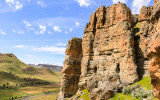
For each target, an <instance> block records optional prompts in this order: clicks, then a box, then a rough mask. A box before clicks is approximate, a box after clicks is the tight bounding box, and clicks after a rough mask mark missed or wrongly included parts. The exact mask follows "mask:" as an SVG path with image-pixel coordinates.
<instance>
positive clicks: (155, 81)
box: [148, 0, 160, 99]
mask: <svg viewBox="0 0 160 100" xmlns="http://www.w3.org/2000/svg"><path fill="white" fill-rule="evenodd" d="M151 24H152V25H153V27H152V34H153V35H154V37H153V39H152V43H151V46H150V47H151V48H150V51H149V54H148V55H149V61H150V62H149V72H150V78H151V84H152V89H153V91H154V94H155V96H157V97H158V98H159V99H160V70H159V69H160V34H159V33H160V0H155V2H154V9H153V14H152V16H151Z"/></svg>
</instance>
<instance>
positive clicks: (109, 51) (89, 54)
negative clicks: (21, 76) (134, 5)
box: [58, 0, 160, 100]
mask: <svg viewBox="0 0 160 100" xmlns="http://www.w3.org/2000/svg"><path fill="white" fill-rule="evenodd" d="M159 6H160V0H155V3H154V7H145V6H143V7H142V9H141V11H140V14H139V15H132V14H131V11H130V9H129V8H128V7H127V6H126V5H125V4H123V3H120V2H119V3H117V4H113V5H112V6H109V7H105V6H101V7H100V8H98V9H97V10H96V11H95V12H93V13H92V15H91V17H90V21H89V22H88V23H87V25H86V27H85V29H84V36H83V39H78V38H73V39H71V40H70V41H69V42H68V45H67V48H66V58H65V60H64V68H63V72H62V83H61V90H60V93H59V97H58V98H59V100H62V99H64V98H70V97H72V96H73V95H75V94H76V93H80V91H82V90H84V89H87V90H88V91H89V93H90V99H91V100H108V99H109V98H111V97H112V96H114V95H115V94H116V93H117V92H118V91H119V90H121V89H122V87H123V86H126V85H129V84H132V83H135V82H136V81H138V80H140V79H141V78H143V77H145V76H148V75H149V72H150V76H151V82H152V86H153V90H154V92H155V95H157V96H159V91H160V88H159V86H160V85H159V84H158V83H160V82H159V79H160V77H159V76H160V74H159V66H160V65H159V59H160V58H159V49H157V48H159V45H160V43H159V40H160V35H159V29H160V21H159V16H160V7H159ZM156 41H158V42H156ZM157 50H158V51H157ZM148 52H149V54H148ZM148 58H149V60H148ZM148 66H149V70H148Z"/></svg>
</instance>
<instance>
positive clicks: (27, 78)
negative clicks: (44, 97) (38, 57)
mask: <svg viewBox="0 0 160 100" xmlns="http://www.w3.org/2000/svg"><path fill="white" fill-rule="evenodd" d="M60 76H61V75H60V73H57V72H53V71H52V70H50V69H48V68H35V67H32V66H28V65H27V64H25V63H23V62H21V61H20V60H19V59H18V58H17V57H16V56H15V55H13V54H0V100H3V99H4V100H7V99H9V98H17V97H21V96H32V95H38V94H43V93H48V92H55V91H58V90H59V88H60V81H61V78H60Z"/></svg>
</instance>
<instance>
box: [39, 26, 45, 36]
mask: <svg viewBox="0 0 160 100" xmlns="http://www.w3.org/2000/svg"><path fill="white" fill-rule="evenodd" d="M39 29H40V32H39V33H40V34H43V33H44V32H46V26H43V25H39Z"/></svg>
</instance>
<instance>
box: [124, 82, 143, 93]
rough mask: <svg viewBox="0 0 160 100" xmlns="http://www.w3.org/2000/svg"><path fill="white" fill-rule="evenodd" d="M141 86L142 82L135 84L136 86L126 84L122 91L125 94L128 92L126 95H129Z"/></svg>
mask: <svg viewBox="0 0 160 100" xmlns="http://www.w3.org/2000/svg"><path fill="white" fill-rule="evenodd" d="M139 87H140V84H136V85H134V86H132V87H131V86H126V87H124V88H123V89H122V93H123V94H126V95H128V94H131V93H132V91H134V90H135V89H137V88H139Z"/></svg>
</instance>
